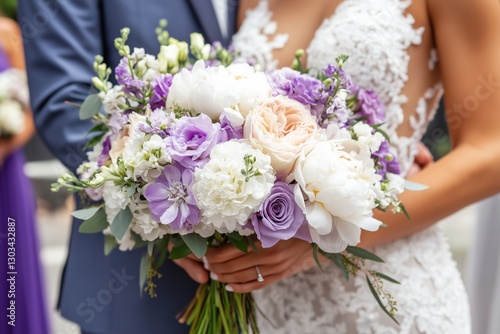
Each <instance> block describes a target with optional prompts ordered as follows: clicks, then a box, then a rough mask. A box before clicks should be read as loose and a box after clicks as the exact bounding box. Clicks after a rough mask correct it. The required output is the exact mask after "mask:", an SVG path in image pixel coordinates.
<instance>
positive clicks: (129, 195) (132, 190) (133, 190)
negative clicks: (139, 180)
mask: <svg viewBox="0 0 500 334" xmlns="http://www.w3.org/2000/svg"><path fill="white" fill-rule="evenodd" d="M134 194H135V187H130V188H128V190H127V196H128V197H132V196H134Z"/></svg>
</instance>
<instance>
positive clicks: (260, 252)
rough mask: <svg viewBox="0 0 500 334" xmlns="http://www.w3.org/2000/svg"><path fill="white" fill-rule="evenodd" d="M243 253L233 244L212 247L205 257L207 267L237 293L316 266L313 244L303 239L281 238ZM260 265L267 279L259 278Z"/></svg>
mask: <svg viewBox="0 0 500 334" xmlns="http://www.w3.org/2000/svg"><path fill="white" fill-rule="evenodd" d="M255 245H256V248H257V251H256V250H254V249H252V248H251V247H249V248H248V253H243V252H242V251H240V250H239V249H237V248H236V247H234V246H232V245H225V246H223V247H220V248H210V249H209V251H208V252H207V255H206V257H205V258H204V262H205V268H206V269H207V270H209V271H210V273H211V274H210V277H211V278H212V279H213V280H216V281H219V282H223V283H228V284H227V286H226V289H227V290H228V291H234V292H237V293H246V292H252V291H254V290H258V289H262V288H264V287H266V286H268V285H270V284H272V283H275V282H277V281H279V280H282V279H284V278H286V277H290V276H292V275H294V274H296V273H298V272H300V271H305V270H307V269H310V268H313V267H314V266H316V265H317V264H316V262H315V261H314V258H313V252H312V247H311V244H309V243H308V242H306V241H303V240H300V239H295V238H293V239H290V240H286V241H280V242H278V243H277V244H276V245H275V246H273V247H271V248H262V246H261V244H260V242H258V241H256V242H255ZM257 266H258V268H259V271H260V273H261V274H262V276H263V278H264V281H263V282H258V281H257V275H258V273H257V269H256V267H257Z"/></svg>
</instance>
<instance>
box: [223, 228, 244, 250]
mask: <svg viewBox="0 0 500 334" xmlns="http://www.w3.org/2000/svg"><path fill="white" fill-rule="evenodd" d="M227 238H228V239H229V242H230V243H231V244H232V245H233V246H234V247H236V248H238V249H239V250H240V251H242V252H243V253H248V244H247V242H246V240H245V237H243V236H241V235H239V234H238V233H236V232H235V233H230V234H228V235H227Z"/></svg>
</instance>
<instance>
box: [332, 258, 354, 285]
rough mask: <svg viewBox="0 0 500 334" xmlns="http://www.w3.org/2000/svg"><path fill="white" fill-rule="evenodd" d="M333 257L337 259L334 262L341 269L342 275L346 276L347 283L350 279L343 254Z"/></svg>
mask: <svg viewBox="0 0 500 334" xmlns="http://www.w3.org/2000/svg"><path fill="white" fill-rule="evenodd" d="M333 255H334V257H335V260H334V261H333V262H334V263H335V264H336V265H337V266H338V267H339V268H340V270H341V271H342V274H344V277H345V279H346V281H348V280H349V278H350V277H349V270H347V268H346V266H345V264H344V261H343V256H342V254H333Z"/></svg>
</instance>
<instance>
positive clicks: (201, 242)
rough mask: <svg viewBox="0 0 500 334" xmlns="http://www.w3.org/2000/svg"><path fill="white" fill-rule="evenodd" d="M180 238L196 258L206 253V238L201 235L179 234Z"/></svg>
mask: <svg viewBox="0 0 500 334" xmlns="http://www.w3.org/2000/svg"><path fill="white" fill-rule="evenodd" d="M181 238H182V240H184V242H185V243H186V245H187V246H188V247H189V249H191V251H192V252H193V254H194V255H196V257H197V258H199V259H201V258H202V257H204V256H205V254H206V253H207V249H208V245H207V240H206V239H205V238H203V237H202V236H201V235H199V234H196V233H190V234H186V235H182V236H181Z"/></svg>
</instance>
